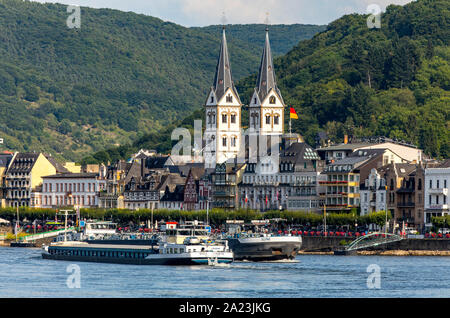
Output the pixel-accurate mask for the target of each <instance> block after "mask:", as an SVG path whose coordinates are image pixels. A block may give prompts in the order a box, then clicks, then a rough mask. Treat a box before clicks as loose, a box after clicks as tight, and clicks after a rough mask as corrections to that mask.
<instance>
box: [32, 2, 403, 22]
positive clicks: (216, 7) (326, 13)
mask: <svg viewBox="0 0 450 318" xmlns="http://www.w3.org/2000/svg"><path fill="white" fill-rule="evenodd" d="M34 1H38V2H58V3H62V4H71V5H79V6H84V7H92V8H112V9H118V10H121V11H133V12H136V13H143V14H146V15H150V16H154V17H157V18H160V19H162V20H164V21H170V22H174V23H177V24H180V25H183V26H187V27H191V26H206V25H212V24H222V22H223V21H226V23H227V24H248V23H265V22H266V19H267V13H268V17H269V23H270V24H294V23H301V24H328V23H330V22H332V21H334V20H336V19H338V18H340V17H341V16H343V15H344V14H349V13H355V12H356V13H364V14H366V13H368V12H367V8H368V6H369V5H372V4H377V5H379V7H380V8H381V10H382V11H384V10H385V8H386V6H388V5H390V4H398V5H404V4H406V3H408V2H411V1H412V0H34ZM223 16H225V20H224V18H223Z"/></svg>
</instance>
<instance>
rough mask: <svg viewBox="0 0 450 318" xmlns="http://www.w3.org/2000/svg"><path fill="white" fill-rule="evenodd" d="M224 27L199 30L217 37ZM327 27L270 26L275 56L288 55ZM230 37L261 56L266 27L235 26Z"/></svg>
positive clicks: (252, 25) (255, 25)
mask: <svg viewBox="0 0 450 318" xmlns="http://www.w3.org/2000/svg"><path fill="white" fill-rule="evenodd" d="M221 28H222V26H220V25H211V26H207V27H202V28H198V29H199V30H200V31H205V32H208V33H209V34H211V35H213V36H215V35H216V34H217V33H218V32H220V30H221ZM326 28H327V26H326V25H309V24H289V25H270V27H269V29H270V42H271V43H272V54H273V55H274V56H279V55H284V54H286V53H288V52H289V51H290V50H291V49H292V48H293V47H294V46H296V45H297V44H298V42H299V41H302V40H308V39H311V38H312V37H313V36H314V35H316V34H317V33H319V32H322V31H325V30H326ZM227 29H228V32H227V33H228V35H229V36H230V37H231V38H233V39H239V40H241V41H242V42H243V43H245V44H247V48H246V51H253V52H254V53H255V54H256V55H258V56H259V55H261V45H262V43H264V37H263V36H261V34H264V32H265V29H266V26H265V25H263V24H233V25H230V26H228V27H227Z"/></svg>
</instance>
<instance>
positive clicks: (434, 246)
mask: <svg viewBox="0 0 450 318" xmlns="http://www.w3.org/2000/svg"><path fill="white" fill-rule="evenodd" d="M354 239H355V238H349V237H323V236H303V237H302V248H301V250H302V251H304V252H331V251H333V250H335V249H338V248H342V247H343V246H344V244H343V242H346V243H347V244H348V243H350V242H352V241H353V240H354ZM366 250H367V251H390V250H391V251H394V250H395V251H398V250H400V251H450V239H438V238H430V239H427V238H425V239H412V238H406V239H403V240H401V241H397V242H393V243H389V244H385V245H380V246H375V247H371V248H367V249H366Z"/></svg>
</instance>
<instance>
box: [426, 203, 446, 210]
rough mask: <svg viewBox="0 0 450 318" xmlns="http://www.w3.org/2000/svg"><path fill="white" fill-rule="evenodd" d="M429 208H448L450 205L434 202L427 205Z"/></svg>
mask: <svg viewBox="0 0 450 318" xmlns="http://www.w3.org/2000/svg"><path fill="white" fill-rule="evenodd" d="M425 209H427V210H448V209H449V205H448V204H433V205H427V206H426V207H425Z"/></svg>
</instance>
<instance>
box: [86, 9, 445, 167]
mask: <svg viewBox="0 0 450 318" xmlns="http://www.w3.org/2000/svg"><path fill="white" fill-rule="evenodd" d="M367 18H368V16H366V15H358V14H352V15H346V16H344V17H342V18H340V19H338V20H336V21H334V22H332V23H331V24H330V25H328V27H327V29H326V30H325V31H324V32H321V33H319V34H317V35H316V36H314V37H313V38H312V39H310V40H305V41H301V42H300V43H299V44H298V45H297V46H295V48H294V49H292V50H291V51H290V52H289V53H287V54H286V55H285V56H282V57H279V58H277V59H275V66H276V72H277V77H278V84H279V86H280V89H281V92H282V94H283V95H284V100H285V102H286V104H287V105H288V106H293V107H294V108H295V109H296V111H297V113H298V114H299V119H298V120H293V121H292V124H293V131H296V132H298V133H301V134H302V135H303V136H304V137H305V139H306V141H307V142H308V143H310V144H311V145H315V142H316V136H317V133H318V132H320V131H325V132H326V133H327V135H328V137H329V138H330V139H331V140H333V141H334V142H340V141H342V140H343V137H344V135H345V134H347V135H349V136H352V137H367V136H386V137H390V138H393V139H397V140H402V141H406V142H410V143H413V144H416V145H417V146H419V147H421V148H422V149H424V150H425V152H426V153H427V154H428V155H430V156H433V157H438V158H439V157H440V158H449V157H450V138H449V132H450V118H449V116H450V92H449V89H450V47H449V40H450V2H449V1H445V0H419V1H416V2H412V3H410V4H408V5H405V6H395V5H391V6H389V7H388V8H387V9H386V12H385V13H383V14H382V16H381V28H380V29H369V28H368V27H367ZM255 82H256V75H251V76H249V77H247V78H245V79H243V80H241V81H240V82H239V83H238V85H237V86H238V91H239V93H240V97H241V99H242V100H243V102H244V103H248V99H249V98H250V97H251V94H252V92H253V88H254V86H255ZM202 116H203V113H202V112H201V111H196V112H195V113H193V114H192V115H191V116H189V117H187V118H186V119H184V120H182V121H181V120H180V121H177V122H174V123H173V124H172V125H171V126H169V127H166V128H165V129H164V130H162V131H161V132H158V133H154V134H147V135H145V136H143V137H141V138H139V139H138V140H137V141H136V142H134V143H133V144H130V145H127V146H122V147H120V148H112V149H109V150H107V151H101V152H99V153H96V154H94V155H93V156H91V157H89V158H85V161H86V162H88V161H89V162H95V161H99V160H100V161H102V160H105V159H118V158H121V157H122V158H124V157H126V156H127V155H129V154H130V153H132V152H133V151H135V150H137V149H139V148H150V149H156V150H158V151H161V152H168V151H170V149H171V145H172V143H171V141H170V133H171V131H172V129H173V127H176V126H183V127H188V128H192V125H193V120H194V119H195V118H202ZM285 117H286V121H287V120H288V118H289V107H287V108H286V116H285ZM242 118H243V121H244V122H243V125H244V126H245V125H246V122H245V120H248V119H247V118H246V116H245V115H243V116H242Z"/></svg>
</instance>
